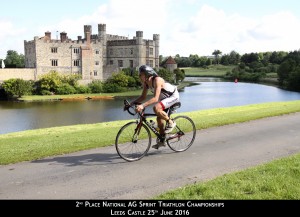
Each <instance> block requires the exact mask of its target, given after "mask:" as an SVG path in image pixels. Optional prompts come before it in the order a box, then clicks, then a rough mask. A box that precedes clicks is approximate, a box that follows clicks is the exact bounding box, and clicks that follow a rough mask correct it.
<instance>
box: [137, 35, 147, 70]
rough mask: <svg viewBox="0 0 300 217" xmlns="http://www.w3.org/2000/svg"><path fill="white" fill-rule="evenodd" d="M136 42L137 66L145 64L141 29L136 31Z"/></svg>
mask: <svg viewBox="0 0 300 217" xmlns="http://www.w3.org/2000/svg"><path fill="white" fill-rule="evenodd" d="M136 44H137V52H138V55H137V56H138V66H140V65H143V64H145V63H146V62H144V61H143V58H144V57H145V54H144V53H145V52H143V31H136Z"/></svg>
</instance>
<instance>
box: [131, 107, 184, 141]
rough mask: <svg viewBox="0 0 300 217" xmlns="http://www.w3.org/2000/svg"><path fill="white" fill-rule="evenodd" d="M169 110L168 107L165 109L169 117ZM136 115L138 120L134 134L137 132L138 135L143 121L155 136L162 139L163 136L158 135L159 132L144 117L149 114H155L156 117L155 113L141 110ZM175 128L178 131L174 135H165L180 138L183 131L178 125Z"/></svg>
mask: <svg viewBox="0 0 300 217" xmlns="http://www.w3.org/2000/svg"><path fill="white" fill-rule="evenodd" d="M169 111H170V108H168V109H167V111H166V113H167V114H168V116H169V117H170V114H169ZM138 116H139V117H138V120H137V121H138V125H137V127H136V129H135V135H136V133H138V134H137V135H139V133H140V130H141V127H142V124H143V123H145V124H146V125H147V127H148V128H150V130H151V131H152V132H153V133H154V134H155V135H156V136H157V138H158V139H163V137H162V136H161V135H160V133H159V132H158V131H157V130H156V129H155V127H154V126H153V125H152V124H150V122H149V121H147V118H146V117H149V116H155V117H157V115H156V114H151V113H144V112H141V113H138ZM176 128H177V129H178V130H179V133H176V135H175V136H172V137H167V139H174V138H180V137H181V136H183V135H184V132H182V131H181V130H180V128H179V127H178V126H176Z"/></svg>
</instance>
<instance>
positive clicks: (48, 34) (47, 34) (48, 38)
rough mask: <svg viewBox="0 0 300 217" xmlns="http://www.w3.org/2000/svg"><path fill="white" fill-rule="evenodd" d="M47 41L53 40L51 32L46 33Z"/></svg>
mask: <svg viewBox="0 0 300 217" xmlns="http://www.w3.org/2000/svg"><path fill="white" fill-rule="evenodd" d="M45 39H46V40H51V32H49V31H47V32H45Z"/></svg>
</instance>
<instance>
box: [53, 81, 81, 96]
mask: <svg viewBox="0 0 300 217" xmlns="http://www.w3.org/2000/svg"><path fill="white" fill-rule="evenodd" d="M56 93H57V94H61V95H67V94H74V93H76V90H75V88H74V87H73V86H71V85H70V84H67V83H64V84H61V85H59V86H58V87H57V89H56Z"/></svg>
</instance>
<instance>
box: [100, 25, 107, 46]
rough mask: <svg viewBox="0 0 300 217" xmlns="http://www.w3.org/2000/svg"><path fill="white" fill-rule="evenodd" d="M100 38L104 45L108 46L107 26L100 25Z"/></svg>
mask: <svg viewBox="0 0 300 217" xmlns="http://www.w3.org/2000/svg"><path fill="white" fill-rule="evenodd" d="M98 37H99V39H100V41H101V42H102V44H103V45H106V24H98Z"/></svg>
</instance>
